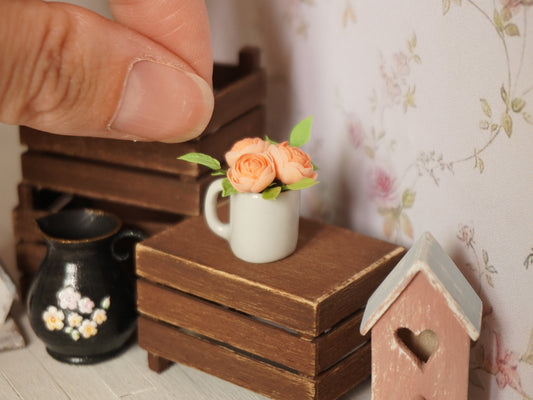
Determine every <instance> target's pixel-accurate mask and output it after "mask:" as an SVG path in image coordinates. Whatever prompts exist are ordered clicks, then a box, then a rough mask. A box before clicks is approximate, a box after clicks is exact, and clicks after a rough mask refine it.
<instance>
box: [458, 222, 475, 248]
mask: <svg viewBox="0 0 533 400" xmlns="http://www.w3.org/2000/svg"><path fill="white" fill-rule="evenodd" d="M457 238H458V239H459V240H460V241H461V242H463V243H464V244H465V245H466V247H470V248H472V247H473V245H474V228H472V227H471V226H468V225H463V226H461V227H460V228H459V233H458V234H457Z"/></svg>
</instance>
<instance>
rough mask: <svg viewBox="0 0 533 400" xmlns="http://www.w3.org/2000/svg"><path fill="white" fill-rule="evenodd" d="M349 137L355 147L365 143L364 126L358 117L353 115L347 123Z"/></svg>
mask: <svg viewBox="0 0 533 400" xmlns="http://www.w3.org/2000/svg"><path fill="white" fill-rule="evenodd" d="M347 131H348V138H349V139H350V143H351V144H352V146H353V148H354V149H356V150H357V149H358V148H359V147H361V145H362V144H363V141H364V138H365V135H364V131H363V126H362V125H361V121H360V120H359V119H358V118H355V117H351V118H350V119H349V120H348V123H347Z"/></svg>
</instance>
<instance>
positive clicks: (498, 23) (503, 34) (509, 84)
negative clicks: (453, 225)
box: [442, 0, 533, 173]
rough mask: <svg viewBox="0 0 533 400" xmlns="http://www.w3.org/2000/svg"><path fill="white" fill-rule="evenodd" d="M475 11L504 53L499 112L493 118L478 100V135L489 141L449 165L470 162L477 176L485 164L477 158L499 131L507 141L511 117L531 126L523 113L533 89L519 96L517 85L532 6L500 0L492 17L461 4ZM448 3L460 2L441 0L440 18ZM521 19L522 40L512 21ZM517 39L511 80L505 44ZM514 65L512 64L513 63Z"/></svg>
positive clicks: (486, 104)
mask: <svg viewBox="0 0 533 400" xmlns="http://www.w3.org/2000/svg"><path fill="white" fill-rule="evenodd" d="M465 1H466V3H468V4H470V5H471V6H473V7H474V9H475V10H477V11H478V12H479V13H480V14H481V15H482V16H483V17H484V18H485V19H486V20H487V21H488V23H490V24H491V26H492V27H493V28H494V30H495V31H496V33H497V35H498V38H499V40H500V42H501V43H502V47H503V50H504V56H505V62H506V69H507V76H506V79H505V80H506V82H505V83H502V84H501V86H500V88H499V98H500V99H501V101H502V103H503V104H502V106H503V109H502V110H501V112H500V113H499V114H498V115H497V114H496V112H495V111H494V110H493V106H491V105H490V104H489V102H488V100H487V99H485V98H481V99H480V106H481V111H482V113H483V115H484V117H483V118H482V119H481V120H480V122H479V128H480V129H481V130H482V131H486V132H489V135H490V136H489V138H488V140H487V141H486V143H485V144H484V145H483V146H482V147H481V148H479V149H474V153H473V154H472V155H470V156H468V157H465V158H463V159H460V160H457V161H454V162H452V164H454V163H459V162H464V161H469V160H473V161H474V168H476V169H478V170H479V172H480V173H483V171H484V170H485V162H484V161H483V159H482V158H481V154H482V153H483V152H484V151H485V150H486V149H487V148H488V147H489V146H490V145H491V144H492V143H493V142H494V140H495V139H496V137H497V136H499V134H500V133H501V132H502V131H503V132H505V134H506V135H507V137H509V138H510V137H511V136H512V134H513V128H514V125H515V117H517V116H520V115H521V116H522V118H523V120H524V121H525V122H526V123H528V124H533V116H532V115H531V113H530V112H528V111H527V110H526V104H527V103H526V100H525V97H526V96H527V95H528V94H529V93H530V92H531V91H532V90H533V86H531V87H529V88H527V89H525V90H522V91H521V92H520V93H519V90H518V82H519V80H520V75H521V73H522V68H523V65H524V53H525V45H526V37H525V34H526V32H527V22H528V21H527V12H526V11H527V10H525V7H528V6H531V5H532V4H533V2H532V1H531V0H504V1H502V3H503V5H502V7H501V9H497V8H496V7H494V10H493V13H492V16H491V15H490V13H488V12H486V11H485V10H483V9H482V8H481V7H480V6H479V5H478V4H477V3H476V2H474V1H473V0H465ZM452 3H454V4H456V5H458V6H461V5H462V0H442V10H443V14H444V15H446V14H447V13H448V12H449V11H450V8H451V6H452ZM519 15H522V17H523V21H522V25H523V32H524V34H523V36H522V34H521V32H520V28H519V26H518V25H517V23H516V22H515V21H514V20H515V19H517V18H518V16H519ZM514 39H521V40H522V46H521V49H522V50H521V54H520V60H519V62H518V67H517V72H516V74H515V76H514V77H513V75H512V68H511V56H510V53H509V43H508V42H509V40H514ZM513 61H514V60H513Z"/></svg>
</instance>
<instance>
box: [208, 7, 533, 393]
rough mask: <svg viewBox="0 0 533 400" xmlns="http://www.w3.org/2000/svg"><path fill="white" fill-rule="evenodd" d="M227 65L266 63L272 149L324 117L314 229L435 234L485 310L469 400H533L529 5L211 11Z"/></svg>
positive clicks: (219, 55) (316, 130)
mask: <svg viewBox="0 0 533 400" xmlns="http://www.w3.org/2000/svg"><path fill="white" fill-rule="evenodd" d="M207 4H208V9H209V13H210V18H211V21H212V30H213V47H214V53H215V59H216V60H222V61H224V60H227V61H232V62H233V61H234V58H235V54H236V52H237V50H238V48H239V47H240V46H242V45H244V44H256V45H258V46H260V47H261V48H262V50H263V57H264V60H263V61H264V65H265V67H266V68H267V73H268V76H269V92H268V93H269V95H268V103H267V112H268V134H269V136H271V137H274V138H275V137H276V135H279V136H280V137H284V136H286V134H287V131H288V130H289V129H290V127H291V126H292V125H294V123H295V122H297V121H299V120H301V119H303V118H304V117H306V116H308V115H310V114H313V115H314V126H313V136H312V138H311V141H310V142H309V143H308V144H307V146H306V151H307V152H309V153H310V154H311V156H312V157H313V160H314V161H315V162H316V163H317V164H318V165H320V167H321V170H320V171H319V180H320V182H321V183H320V185H316V186H315V187H313V188H311V189H308V190H307V189H306V191H304V193H302V195H303V204H302V206H303V210H304V213H305V214H306V215H309V216H312V217H315V218H319V219H322V220H324V221H327V222H330V223H334V224H337V225H341V226H345V227H349V228H351V229H353V230H356V231H359V232H362V233H364V234H368V235H370V236H374V237H379V238H382V239H385V240H389V241H392V242H396V243H400V244H403V245H406V246H409V245H410V244H412V243H413V241H414V240H416V238H417V237H419V236H420V235H421V234H422V233H423V232H424V231H430V232H432V234H433V235H434V236H435V237H436V238H437V239H438V240H439V242H440V243H441V244H442V245H443V247H444V248H445V249H446V251H447V252H448V253H449V254H450V256H451V257H452V258H453V259H454V261H455V262H456V263H457V265H458V266H459V267H460V268H461V269H462V271H463V273H464V274H465V276H466V277H467V278H468V279H469V281H470V283H471V284H472V286H473V287H474V288H475V290H476V291H477V292H478V294H479V295H480V296H481V298H482V299H483V301H484V315H483V327H482V334H481V338H480V340H478V341H477V342H476V343H475V344H474V346H473V348H472V353H471V373H470V396H469V398H471V399H480V400H481V399H533V157H532V156H531V155H532V149H533V26H532V23H533V21H531V18H532V17H533V1H532V0H428V1H420V0H404V1H402V2H391V1H386V0H336V1H330V0H254V1H244V0H208V1H207Z"/></svg>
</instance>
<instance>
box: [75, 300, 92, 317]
mask: <svg viewBox="0 0 533 400" xmlns="http://www.w3.org/2000/svg"><path fill="white" fill-rule="evenodd" d="M93 308H94V302H93V301H92V300H91V299H90V298H88V297H83V298H82V299H80V300H79V301H78V309H79V310H80V312H81V313H82V314H90V313H92V312H93Z"/></svg>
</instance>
